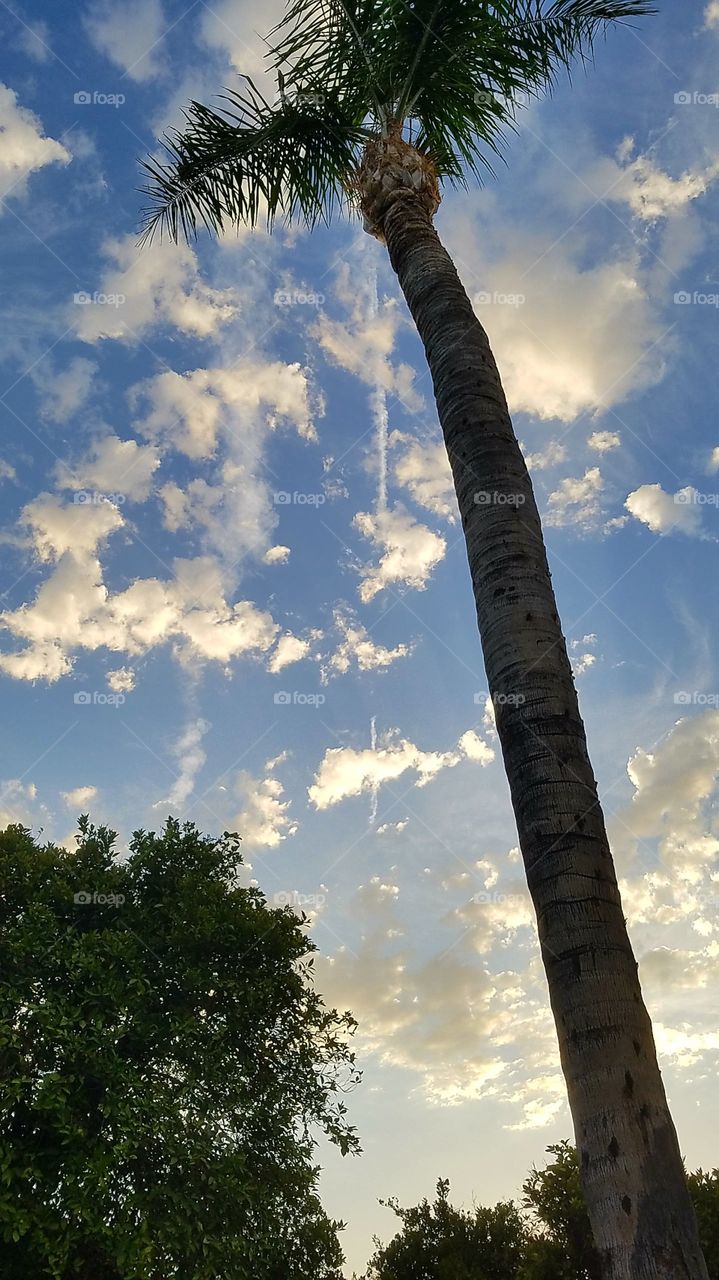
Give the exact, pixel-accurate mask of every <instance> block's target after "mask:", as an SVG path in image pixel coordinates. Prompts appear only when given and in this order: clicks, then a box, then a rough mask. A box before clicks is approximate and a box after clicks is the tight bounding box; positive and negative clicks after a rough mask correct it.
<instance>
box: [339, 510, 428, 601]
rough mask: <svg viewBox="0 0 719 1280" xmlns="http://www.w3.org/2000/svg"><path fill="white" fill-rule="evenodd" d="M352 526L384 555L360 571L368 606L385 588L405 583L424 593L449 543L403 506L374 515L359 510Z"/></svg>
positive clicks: (363, 592) (361, 589)
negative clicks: (419, 521) (375, 562)
mask: <svg viewBox="0 0 719 1280" xmlns="http://www.w3.org/2000/svg"><path fill="white" fill-rule="evenodd" d="M353 524H354V525H355V527H356V528H357V529H359V531H360V533H361V534H362V535H363V537H365V538H368V539H369V540H370V542H373V543H374V545H375V547H377V548H378V549H379V550H380V551H381V552H382V553H383V554H382V555H381V556H380V559H379V562H378V563H377V564H376V565H364V566H363V567H362V569H361V570H360V573H361V576H362V578H363V582H362V584H361V586H360V589H359V594H360V599H361V600H362V601H363V602H364V603H365V604H366V603H367V602H368V601H369V600H373V599H374V597H375V596H376V595H377V594H378V592H380V591H383V590H384V588H385V587H388V586H393V585H394V584H399V583H402V584H404V585H405V586H408V587H414V588H415V589H416V590H418V591H422V590H424V588H425V587H426V586H427V583H428V581H429V578H430V574H431V573H432V570H433V569H434V568H435V567H436V566H437V565H438V564H439V562H440V561H441V560H442V559H443V557H444V553H445V551H446V550H447V544H446V542H445V540H444V538H442V537H441V536H440V534H438V533H433V532H432V530H431V529H428V528H427V526H426V525H423V524H419V523H418V522H417V521H416V520H415V519H414V518H413V517H412V516H411V515H410V514H409V513H408V512H407V511H406V510H405V508H404V507H402V506H401V505H399V504H398V505H397V506H396V507H393V508H392V509H390V510H384V511H382V510H380V511H377V512H375V514H371V513H369V512H365V511H360V512H358V513H357V515H356V516H355V518H354V520H353Z"/></svg>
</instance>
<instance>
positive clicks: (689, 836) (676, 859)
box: [614, 690, 719, 891]
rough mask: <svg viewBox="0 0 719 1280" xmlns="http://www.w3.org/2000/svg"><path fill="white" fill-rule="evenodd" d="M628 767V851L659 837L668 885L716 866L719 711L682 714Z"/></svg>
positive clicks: (619, 835) (622, 841)
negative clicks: (660, 739)
mask: <svg viewBox="0 0 719 1280" xmlns="http://www.w3.org/2000/svg"><path fill="white" fill-rule="evenodd" d="M677 692H678V693H679V692H681V691H680V690H677ZM627 772H628V774H629V777H630V779H631V782H632V784H633V786H634V788H635V794H634V796H633V799H632V802H631V804H630V805H629V806H628V808H627V809H626V810H624V811H623V812H622V813H620V815H619V818H620V819H621V822H620V824H619V825H618V826H617V829H616V832H615V835H614V843H615V844H616V845H617V846H618V847H619V848H620V849H621V850H622V852H623V854H626V853H630V854H631V853H632V852H636V851H637V849H638V848H639V843H638V842H643V841H646V840H648V839H653V838H655V837H658V839H659V854H660V858H661V862H662V864H663V866H664V867H665V868H666V869H667V872H668V873H669V874H670V876H671V878H672V879H673V881H674V884H673V885H669V886H668V887H669V889H670V890H672V891H675V890H676V889H677V888H678V887H679V886H680V884H681V882H682V881H685V880H689V881H692V880H695V881H698V879H699V878H701V877H702V876H703V875H704V874H705V873H707V872H711V871H713V870H714V863H715V859H716V857H717V855H718V854H719V838H717V835H716V834H715V833H714V832H713V830H712V823H711V816H710V813H709V811H708V806H709V804H710V801H711V799H712V797H713V795H714V793H715V791H716V786H717V777H719V712H718V711H715V710H711V711H705V712H702V713H701V714H699V715H694V716H690V717H688V718H687V719H685V720H680V721H679V723H678V724H677V725H676V726H675V727H674V729H672V731H671V733H670V734H668V736H667V737H666V738H665V739H664V741H663V742H662V743H661V745H660V746H658V747H656V748H654V749H653V750H650V751H646V750H644V749H641V748H640V749H639V750H637V751H636V753H635V754H634V755H633V756H632V758H631V760H630V761H629V764H628V766H627ZM655 887H657V886H655ZM682 891H683V890H682Z"/></svg>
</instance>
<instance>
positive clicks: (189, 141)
mask: <svg viewBox="0 0 719 1280" xmlns="http://www.w3.org/2000/svg"><path fill="white" fill-rule="evenodd" d="M648 12H651V9H650V6H649V5H648V4H645V3H642V0H626V2H625V3H612V2H609V0H606V2H604V3H602V2H601V0H556V2H555V3H551V4H547V3H546V2H545V0H493V2H492V3H489V0H290V3H289V8H288V10H287V12H286V15H285V17H284V19H283V20H282V22H281V23H280V24H279V26H278V27H277V28H276V29H275V31H274V32H273V33H272V36H271V37H270V42H271V43H270V48H271V52H270V55H269V57H270V66H271V67H272V68H273V69H274V71H275V73H276V75H277V80H278V90H279V92H278V96H277V100H276V101H275V102H273V103H270V102H268V101H266V100H265V98H264V97H263V96H262V94H261V93H260V92H259V90H258V89H257V88H256V87H255V86H254V85H253V84H252V82H251V81H246V82H245V84H244V85H243V89H242V92H231V93H228V94H227V95H226V96H225V98H224V99H223V102H224V105H223V106H222V107H221V108H220V109H217V110H215V109H211V108H209V107H206V106H203V105H201V104H199V103H196V102H193V103H192V104H191V106H190V107H189V108H188V110H187V113H186V126H185V128H184V129H183V130H181V131H179V132H175V133H173V134H172V135H171V136H170V137H168V138H167V139H166V146H167V149H168V154H167V155H166V157H165V158H164V159H163V160H160V161H158V160H148V161H147V162H146V165H145V167H146V169H147V171H148V172H149V180H148V185H147V186H146V187H145V192H146V194H147V195H148V196H149V201H150V203H149V208H148V210H147V214H146V224H145V230H146V234H147V235H152V234H153V232H154V231H156V230H158V229H159V230H160V231H164V232H167V233H169V235H170V236H171V237H172V238H174V239H178V238H179V237H181V236H183V237H187V238H192V237H194V236H195V235H196V234H197V231H198V227H199V226H200V225H201V224H204V225H205V226H206V227H207V228H208V229H209V230H210V231H211V232H216V233H219V232H220V231H221V230H223V229H224V228H226V227H228V226H232V225H237V224H240V223H244V224H251V225H252V224H255V223H256V222H257V221H258V220H260V219H264V218H267V219H268V221H269V222H270V223H272V222H273V221H274V220H275V219H276V218H278V217H280V218H283V219H285V220H289V221H291V220H293V219H294V220H300V221H302V222H304V223H305V224H307V225H309V226H312V225H314V224H316V223H317V222H319V221H324V220H327V219H329V217H330V215H331V214H332V213H333V212H334V211H335V210H337V209H339V208H342V207H347V206H349V207H350V208H354V209H359V210H360V211H361V213H362V215H363V217H364V224H365V227H366V229H367V230H368V231H369V232H370V233H371V234H373V235H374V236H376V237H377V238H378V239H379V240H380V241H381V242H382V243H384V244H385V245H386V246H387V251H388V253H389V257H390V261H391V263H392V266H393V268H394V270H395V272H396V274H397V277H398V279H399V283H400V286H401V288H402V292H403V293H404V296H405V298H406V301H407V305H408V307H409V309H410V311H411V313H412V316H413V317H414V320H415V323H416V325H417V329H418V331H419V335H420V337H421V339H422V342H423V344H424V348H425V352H426V355H427V360H428V363H429V368H430V371H431V374H432V379H433V383H434V390H435V395H436V400H437V410H438V414H439V420H440V423H441V425H442V430H443V432H444V438H445V442H446V445H447V452H448V455H449V461H450V464H451V468H452V472H453V476H454V482H455V485H456V490H457V499H458V502H459V509H460V512H461V517H462V524H463V528H464V533H465V537H466V543H467V553H468V557H469V567H470V571H471V577H472V583H473V587H474V596H475V601H476V606H477V615H478V620H479V631H480V636H481V641H482V647H483V651H484V659H485V665H486V670H487V677H488V683H489V688H490V690H491V694H492V698H493V702H494V705H495V710H496V722H497V731H498V734H499V738H500V741H501V745H502V752H503V756H504V762H505V767H506V771H507V776H508V779H509V784H510V790H511V796H512V804H513V808H514V812H515V816H516V821H517V827H518V831H519V838H520V843H521V848H522V854H523V857H524V862H525V866H526V872H527V880H528V884H529V889H530V892H531V895H532V899H533V902H534V906H535V909H536V914H537V926H538V931H539V939H540V944H541V950H542V957H543V961H544V966H545V970H546V975H547V982H548V986H549V994H550V1000H551V1005H552V1009H553V1013H554V1017H555V1021H556V1027H557V1035H558V1039H559V1047H560V1054H561V1061H562V1067H563V1071H564V1074H565V1077H566V1082H567V1089H568V1094H569V1103H570V1107H571V1110H572V1116H573V1120H574V1127H575V1134H576V1141H577V1147H578V1150H579V1152H580V1163H581V1172H582V1183H583V1187H584V1192H585V1196H586V1201H587V1206H588V1209H589V1215H590V1219H591V1224H592V1230H593V1233H594V1237H595V1241H596V1244H597V1248H598V1250H599V1252H600V1255H601V1256H602V1259H603V1265H604V1270H605V1274H606V1277H607V1280H670V1278H671V1280H679V1277H681V1278H682V1280H707V1271H706V1267H705V1264H704V1260H703V1258H702V1254H701V1250H700V1247H699V1243H698V1238H697V1230H696V1223H695V1219H694V1214H693V1210H692V1207H691V1204H690V1200H689V1195H688V1192H687V1187H686V1181H685V1176H684V1169H683V1165H682V1159H681V1156H680V1152H679V1146H678V1142H677V1136H676V1132H675V1129H674V1125H673V1122H672V1119H671V1115H670V1113H669V1110H668V1106H667V1100H666V1096H665V1092H664V1087H663V1084H662V1079H661V1074H660V1071H659V1067H658V1064H657V1057H656V1050H655V1046H654V1039H653V1035H652V1028H651V1023H650V1020H649V1016H648V1014H647V1011H646V1008H645V1006H644V1003H643V1000H642V994H641V990H640V986H639V980H638V975H637V964H636V961H635V959H634V956H633V953H632V948H631V945H630V942H629V937H628V934H627V929H626V923H625V920H624V916H623V914H622V905H621V901H620V896H619V890H618V887H617V880H616V874H615V870H614V865H613V861H612V856H611V852H610V848H609V843H608V840H607V833H606V829H605V823H604V817H603V815H602V810H601V808H600V804H599V799H598V795H597V785H596V781H595V778H594V775H593V771H592V767H591V764H590V761H589V757H588V755H587V745H586V738H585V731H584V726H583V723H582V720H581V717H580V713H579V707H578V702H577V695H576V691H575V687H574V682H573V678H572V672H571V668H570V664H569V661H568V658H567V650H566V645H565V641H564V637H563V635H562V630H561V626H560V621H559V617H558V615H557V605H556V601H555V597H554V592H553V590H552V584H551V579H550V573H549V568H548V564H547V555H546V551H545V547H544V543H543V539H542V529H541V525H540V520H539V515H538V511H537V506H536V503H535V499H534V494H533V490H532V485H531V482H530V479H529V475H528V473H527V468H526V465H525V462H524V458H523V456H522V453H521V450H520V448H519V446H518V443H517V440H516V437H515V434H514V431H513V428H512V422H511V419H510V416H509V411H508V408H507V403H506V400H505V396H504V392H503V390H502V385H501V382H500V377H499V373H498V371H497V367H496V364H495V361H494V359H493V356H492V352H491V349H490V345H489V341H488V338H487V334H486V333H485V331H484V329H483V327H482V325H481V324H480V323H479V321H478V319H477V317H476V316H475V314H474V311H473V309H472V306H471V303H470V301H469V298H468V297H467V294H466V292H465V290H464V287H463V286H462V284H461V282H460V280H459V277H458V275H457V271H456V270H455V267H454V265H453V263H452V261H451V259H450V257H449V255H448V254H447V252H446V251H445V249H444V248H443V246H442V244H441V243H440V240H439V237H438V235H437V232H436V231H435V228H434V226H433V216H434V214H435V212H436V210H437V207H438V204H439V201H440V188H441V186H442V184H447V183H449V184H455V185H456V184H463V183H466V181H467V180H468V179H469V178H470V177H472V176H475V177H477V176H479V175H480V174H481V172H482V168H483V166H484V167H488V166H489V164H490V161H491V159H492V153H499V151H500V148H501V145H502V141H503V137H504V134H505V133H506V131H507V130H508V129H511V128H513V127H514V122H515V118H516V112H517V108H518V106H520V105H521V102H522V100H523V99H524V98H526V96H527V95H528V94H529V95H534V94H538V93H539V92H541V91H542V90H543V89H546V88H551V86H552V83H553V81H554V79H555V77H556V75H557V74H558V72H560V71H561V70H563V69H564V68H568V67H569V65H570V63H571V62H572V61H573V59H575V58H577V57H578V58H579V59H580V60H586V59H588V58H589V56H590V55H591V52H592V47H593V41H594V39H595V38H596V36H597V34H598V33H600V32H601V31H602V30H603V29H606V27H607V25H608V24H610V23H613V22H616V21H618V20H619V19H622V18H628V17H632V16H637V15H640V14H646V13H648Z"/></svg>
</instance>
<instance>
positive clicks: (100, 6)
mask: <svg viewBox="0 0 719 1280" xmlns="http://www.w3.org/2000/svg"><path fill="white" fill-rule="evenodd" d="M85 26H86V28H87V32H88V35H89V36H90V39H91V41H92V43H93V44H94V46H95V48H96V49H97V50H98V52H99V53H102V54H104V55H105V57H106V58H109V60H110V62H112V63H114V64H115V66H116V67H119V68H120V69H121V70H122V71H123V72H124V73H125V74H126V75H129V76H130V78H131V79H132V80H137V81H139V82H143V81H146V80H152V79H154V78H155V77H156V76H157V75H158V74H160V72H161V71H163V70H164V60H163V56H162V55H163V48H162V37H163V36H164V35H165V32H166V31H167V28H168V27H169V26H170V23H169V22H168V21H167V19H166V18H165V15H164V13H163V11H162V5H161V4H160V0H95V3H94V4H93V6H92V8H91V9H90V12H89V13H88V14H87V16H86V18H85Z"/></svg>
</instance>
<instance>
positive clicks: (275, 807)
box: [232, 756, 297, 849]
mask: <svg viewBox="0 0 719 1280" xmlns="http://www.w3.org/2000/svg"><path fill="white" fill-rule="evenodd" d="M282 759H283V757H282V756H280V757H278V759H277V760H268V761H267V763H266V765H265V771H266V772H265V777H264V778H254V777H253V776H252V774H250V773H247V772H244V771H243V772H241V773H239V774H238V775H237V780H236V789H237V792H238V795H239V796H240V799H241V802H242V805H243V807H242V809H241V810H240V812H239V813H238V814H237V816H236V817H235V818H234V819H233V824H232V825H233V827H234V828H235V829H236V830H237V831H238V832H239V834H240V835H241V836H242V843H243V845H244V846H245V847H246V848H248V849H276V848H278V846H279V845H280V844H281V843H282V841H283V840H286V839H287V838H288V836H293V835H294V834H295V832H296V831H297V823H296V822H293V821H292V819H291V818H289V817H288V810H289V807H290V801H289V800H285V799H284V787H283V786H282V783H281V782H280V781H279V779H278V778H276V777H274V775H273V773H272V770H273V769H274V767H275V765H277V764H280V763H282Z"/></svg>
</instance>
